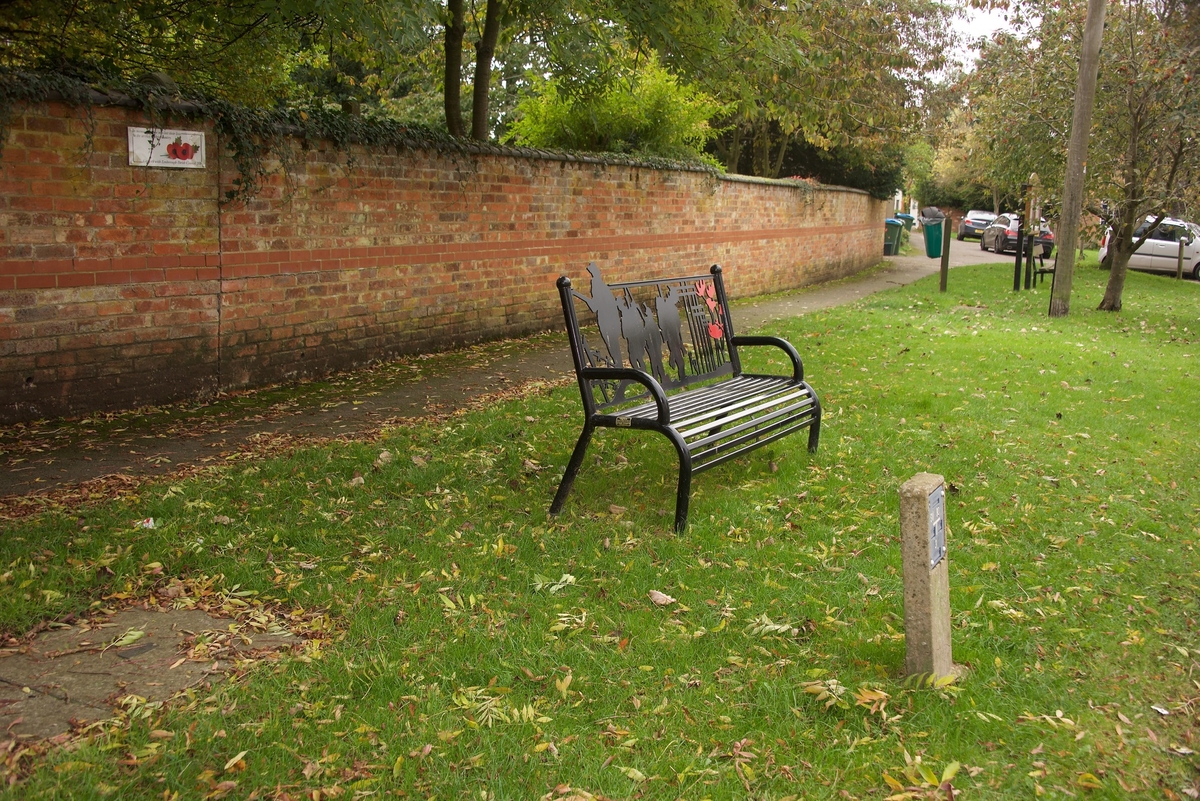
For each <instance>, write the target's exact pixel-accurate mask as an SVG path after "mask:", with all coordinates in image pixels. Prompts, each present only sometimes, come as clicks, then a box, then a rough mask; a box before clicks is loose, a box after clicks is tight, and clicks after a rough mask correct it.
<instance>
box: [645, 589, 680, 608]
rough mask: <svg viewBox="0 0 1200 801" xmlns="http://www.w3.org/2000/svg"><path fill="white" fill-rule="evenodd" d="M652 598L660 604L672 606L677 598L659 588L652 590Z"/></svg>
mask: <svg viewBox="0 0 1200 801" xmlns="http://www.w3.org/2000/svg"><path fill="white" fill-rule="evenodd" d="M650 600H651V601H653V602H654V603H655V604H656V605H658V606H670V605H671V604H673V603H675V599H674V598H672V597H671V596H670V595H667V594H666V593H664V592H659V591H658V590H650Z"/></svg>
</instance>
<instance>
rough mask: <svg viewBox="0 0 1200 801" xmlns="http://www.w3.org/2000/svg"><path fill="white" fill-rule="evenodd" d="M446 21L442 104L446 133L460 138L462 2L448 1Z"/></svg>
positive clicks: (461, 129) (463, 30)
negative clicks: (448, 16)
mask: <svg viewBox="0 0 1200 801" xmlns="http://www.w3.org/2000/svg"><path fill="white" fill-rule="evenodd" d="M447 10H448V13H449V15H450V18H449V19H448V20H446V72H445V76H444V78H443V81H442V83H443V86H442V102H443V104H444V108H445V110H446V132H447V133H449V134H450V135H451V136H462V135H463V133H464V131H463V119H462V97H461V87H462V44H463V36H464V35H465V33H466V30H467V24H466V20H465V18H464V17H463V0H449V3H448V9H447Z"/></svg>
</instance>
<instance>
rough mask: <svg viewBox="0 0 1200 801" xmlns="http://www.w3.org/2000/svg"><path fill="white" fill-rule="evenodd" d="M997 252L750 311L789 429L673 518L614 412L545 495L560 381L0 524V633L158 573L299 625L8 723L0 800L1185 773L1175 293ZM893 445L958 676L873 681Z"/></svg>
mask: <svg viewBox="0 0 1200 801" xmlns="http://www.w3.org/2000/svg"><path fill="white" fill-rule="evenodd" d="M1007 276H1008V272H1007V268H1006V267H1004V266H1001V265H984V266H978V267H963V268H957V269H955V270H954V271H953V272H952V273H951V284H950V291H949V292H948V293H946V294H944V295H939V294H938V293H937V291H936V288H937V284H936V277H935V278H933V279H927V280H924V281H921V282H919V283H917V284H915V285H912V286H910V287H905V288H902V289H898V290H895V291H890V292H886V293H881V294H879V295H876V296H873V297H872V298H870V299H868V300H865V301H863V302H860V303H858V304H856V305H855V306H853V307H848V308H842V309H834V310H830V311H826V312H821V313H817V314H811V315H807V316H804V317H801V318H797V319H795V320H793V321H790V322H789V323H787V324H786V325H781V327H780V330H778V331H777V333H780V334H782V335H784V336H786V337H788V338H789V339H790V340H791V341H792V342H793V343H795V344H796V345H797V347H798V348H799V350H800V352H801V354H802V355H803V356H804V357H805V361H806V368H807V373H808V376H809V380H810V381H811V382H812V384H813V385H814V387H816V389H817V391H818V392H819V393H820V394H821V395H822V399H823V402H824V406H825V410H826V419H825V424H824V428H823V431H822V443H821V449H820V452H819V453H818V454H816V455H809V454H807V453H806V452H805V449H804V444H805V441H804V440H805V438H804V437H794V438H791V439H790V440H785V441H783V442H781V443H777V444H776V445H774V446H772V447H770V448H767V449H763V450H760V451H757V452H756V453H755V454H753V455H752V456H751V457H749V458H746V459H743V460H740V461H738V462H736V463H731V464H728V465H725V466H723V467H721V468H718V469H716V470H713V471H711V472H708V473H705V474H704V475H702V476H700V477H698V478H697V479H696V481H695V482H694V485H693V488H694V497H693V503H692V516H691V519H692V524H691V528H690V529H689V531H688V532H687V533H686V534H685V535H682V536H679V535H676V534H674V533H673V532H672V531H671V530H670V525H671V521H672V511H673V510H672V508H671V507H672V504H673V495H674V486H673V475H674V465H673V463H672V460H673V452H672V450H671V448H670V446H669V445H668V444H667V443H666V441H665V440H663V441H659V440H658V439H655V438H652V437H650V436H647V435H644V434H642V435H637V434H634V433H629V432H615V431H604V432H601V434H600V435H598V437H597V439H596V441H595V442H594V444H593V449H592V451H591V452H590V453H589V458H588V461H587V463H586V466H585V468H584V470H583V471H582V473H581V475H580V477H579V480H578V481H577V483H576V488H575V491H574V493H573V495H572V497H571V499H570V501H569V502H568V505H567V508H566V510H565V512H564V514H563V515H562V516H561V517H560V518H558V519H550V518H547V516H546V513H545V508H546V506H547V504H548V503H549V500H550V497H551V496H552V494H553V490H554V487H555V485H556V483H557V478H558V474H559V473H560V471H561V469H562V466H563V464H565V461H566V458H567V456H568V455H569V453H570V449H571V447H572V445H573V442H574V438H575V436H576V435H577V433H578V425H579V409H578V406H579V401H578V397H577V395H576V394H575V390H574V389H573V388H571V387H568V388H560V389H555V390H551V391H546V392H541V393H536V394H534V395H531V396H530V397H528V398H526V399H524V400H520V401H513V402H508V403H504V404H501V405H498V406H496V407H494V408H491V409H488V410H484V411H474V412H470V413H466V414H463V415H460V416H456V417H454V418H452V419H450V420H449V421H446V422H443V423H438V424H434V425H415V426H412V427H405V428H399V429H395V430H393V431H391V432H390V433H389V434H388V435H387V437H385V439H384V440H383V441H382V442H381V443H374V444H370V445H368V444H355V443H341V444H337V445H332V446H329V447H322V448H313V449H306V450H302V451H299V452H297V453H295V454H292V455H290V456H288V457H286V458H277V459H266V460H262V461H256V462H253V463H239V464H234V465H231V466H229V468H228V469H227V470H225V471H224V472H222V473H221V474H219V475H218V476H216V477H211V476H210V477H204V478H199V479H194V480H187V481H183V482H180V483H177V484H167V485H160V486H152V487H147V488H146V489H145V490H144V491H143V492H142V493H141V494H140V495H139V496H138V497H136V498H132V499H126V500H124V501H121V502H113V503H106V504H102V505H98V506H95V507H91V508H88V509H87V510H86V511H85V512H83V513H80V514H77V515H66V514H61V513H48V514H45V515H42V516H40V517H38V518H35V519H30V520H26V521H20V522H16V523H12V524H6V525H5V528H4V531H3V537H2V538H0V571H2V572H0V630H2V631H7V632H8V633H9V635H10V636H13V637H18V636H19V635H20V633H21V632H24V631H27V630H28V629H30V628H31V627H32V626H34V625H35V623H37V622H38V621H42V620H47V619H53V618H61V617H62V616H64V615H68V614H76V615H79V614H88V613H91V614H103V611H104V609H105V608H109V607H114V606H116V605H120V604H125V603H135V602H139V603H151V604H160V605H186V604H188V603H195V599H194V598H193V597H191V596H190V595H189V594H188V593H189V592H190V591H189V590H186V589H185V591H183V592H182V593H180V592H175V593H163V592H162V589H163V588H164V587H166V586H168V584H169V582H172V581H173V580H176V579H183V580H184V585H183V586H184V587H185V588H187V587H194V586H204V587H208V588H218V589H224V590H226V591H231V590H232V589H233V588H235V587H237V588H238V592H252V593H256V595H254V596H242V597H253V598H257V599H258V600H259V601H260V602H262V603H263V604H266V605H269V606H275V607H278V608H281V609H284V610H287V611H288V612H289V613H290V614H294V615H295V614H301V613H305V614H311V613H313V612H314V610H315V611H319V612H320V613H322V614H323V615H328V619H329V620H331V621H332V623H333V630H332V631H322V632H320V633H319V636H318V635H316V634H314V635H312V636H313V639H311V640H309V642H308V643H307V644H306V646H305V647H304V648H303V649H298V650H297V652H296V653H294V654H292V655H290V656H287V657H285V658H283V659H280V660H276V661H271V662H267V663H264V664H260V665H258V666H257V667H256V668H253V669H250V670H247V671H245V672H243V673H240V674H239V675H238V676H237V677H235V679H234V680H232V681H230V682H227V683H223V684H219V685H217V686H215V687H212V688H197V689H196V690H195V691H193V692H191V693H190V694H189V695H188V696H185V697H183V698H181V699H178V700H177V702H175V703H173V704H169V705H167V706H165V707H162V708H153V709H146V708H144V707H143V708H136V707H135V708H136V709H137V714H126V715H124V716H123V717H121V718H119V719H118V720H117V721H116V722H115V723H114V724H113V725H111V726H109V727H108V728H107V729H105V730H104V732H103V733H101V734H95V735H92V736H89V737H85V738H81V739H80V740H78V741H76V742H74V743H73V744H72V745H71V747H70V748H65V749H57V750H53V751H50V752H49V753H48V754H46V755H44V756H38V757H36V758H35V757H34V754H33V753H32V752H31V753H29V754H27V755H24V756H21V757H14V756H13V755H14V754H15V753H16V751H17V746H16V745H15V744H14V745H11V746H9V749H8V751H7V752H6V753H7V754H8V763H7V764H8V767H7V770H8V771H10V778H12V779H13V780H18V779H19V783H18V784H17V785H16V786H14V787H13V788H12V789H10V790H9V791H8V793H9V796H10V797H30V796H46V797H64V798H65V797H70V798H89V797H104V796H109V797H122V798H124V797H128V798H135V797H140V798H149V797H166V798H171V797H172V794H174V793H178V794H179V797H181V798H184V797H196V796H211V797H221V796H224V795H230V796H232V797H258V798H267V797H280V798H282V797H291V798H300V797H309V798H314V797H339V796H344V797H346V798H352V797H358V796H364V795H370V794H377V795H380V796H386V795H399V796H410V797H416V798H433V797H436V798H466V797H478V798H484V799H487V798H496V799H506V798H539V797H543V796H546V795H549V797H551V798H553V797H570V796H571V794H572V793H573V794H575V795H576V796H578V797H582V798H586V797H587V796H588V794H596V795H602V796H604V797H609V798H629V797H634V796H638V797H645V798H664V799H666V798H687V799H701V798H712V799H717V798H739V799H741V798H751V797H753V798H774V799H780V798H787V797H805V798H810V797H831V798H837V797H844V794H845V795H849V796H850V797H859V798H861V797H880V798H883V797H889V796H891V797H897V796H899V797H913V798H917V797H923V796H925V795H927V794H928V795H930V797H938V798H943V797H946V792H945V790H944V789H942V790H939V789H937V788H938V785H941V784H942V779H943V778H944V777H949V781H950V782H951V783H952V785H953V787H954V790H955V792H956V793H959V794H960V796H959V797H966V798H1011V797H1013V796H1016V795H1021V796H1032V795H1035V794H1036V795H1040V794H1045V793H1049V794H1057V795H1070V794H1074V795H1090V796H1091V797H1096V798H1109V797H1124V796H1126V795H1127V794H1130V793H1132V794H1135V795H1139V794H1144V795H1146V796H1153V797H1164V796H1165V797H1167V798H1171V797H1175V796H1179V797H1183V796H1190V797H1196V795H1197V792H1198V791H1200V785H1198V784H1197V781H1196V768H1197V766H1198V764H1200V763H1197V762H1196V756H1195V755H1194V754H1193V753H1192V749H1193V748H1194V747H1196V744H1195V742H1194V737H1195V734H1196V732H1195V726H1196V723H1197V711H1196V709H1195V708H1194V703H1195V701H1196V700H1197V698H1198V697H1200V689H1198V685H1197V684H1196V683H1195V682H1194V681H1193V672H1194V670H1195V669H1196V668H1197V666H1198V662H1197V659H1196V657H1197V654H1200V637H1197V635H1196V631H1195V629H1196V625H1197V624H1196V619H1197V613H1198V608H1197V607H1198V603H1197V596H1196V590H1197V587H1196V578H1197V570H1200V566H1198V565H1197V558H1196V553H1195V550H1194V548H1195V545H1196V538H1197V532H1198V528H1197V527H1198V525H1200V494H1198V493H1197V489H1196V487H1197V486H1198V483H1200V482H1198V479H1200V476H1198V475H1197V473H1198V470H1197V466H1196V460H1195V449H1194V446H1193V444H1192V442H1191V438H1192V434H1193V430H1194V429H1193V427H1192V421H1193V420H1194V419H1196V418H1197V416H1198V413H1200V400H1197V397H1196V395H1197V393H1196V392H1195V388H1196V373H1197V365H1196V363H1195V357H1196V352H1197V345H1196V336H1197V334H1196V332H1193V331H1191V330H1190V329H1192V328H1197V327H1200V286H1197V285H1196V284H1194V283H1191V282H1184V283H1182V284H1179V283H1176V282H1174V281H1171V280H1168V279H1163V278H1161V277H1154V276H1143V275H1131V276H1130V277H1129V283H1128V285H1127V287H1126V297H1125V311H1124V312H1123V313H1121V314H1117V315H1113V314H1106V313H1099V312H1094V311H1092V310H1091V309H1093V308H1094V307H1095V305H1096V303H1097V302H1098V301H1099V298H1100V296H1101V295H1102V293H1103V280H1102V278H1103V276H1102V275H1101V274H1100V273H1098V272H1096V271H1095V270H1089V269H1086V268H1083V269H1080V270H1079V271H1078V272H1077V274H1076V294H1075V298H1074V306H1075V309H1074V310H1073V312H1072V314H1071V316H1070V317H1068V318H1066V319H1063V320H1053V321H1052V320H1048V319H1047V318H1046V316H1045V309H1046V307H1047V305H1048V290H1047V289H1046V288H1041V289H1039V290H1038V291H1036V292H1022V293H1018V294H1014V293H1012V292H1011V291H1010V290H1009V288H1008V286H1010V285H1009V284H1008V278H1007ZM773 333H776V332H773ZM761 358H764V359H765V358H767V355H763V356H762V357H761ZM757 366H759V367H767V366H769V365H767V364H766V363H765V362H761V363H759V364H758V365H757ZM780 367H782V365H780ZM382 448H386V449H387V451H388V452H389V453H390V454H391V455H392V458H391V459H390V460H388V459H386V458H384V459H380V450H381V449H382ZM919 471H930V472H935V473H941V474H943V475H945V477H946V479H947V482H948V484H949V489H950V495H949V500H948V516H949V522H950V531H951V533H950V556H949V558H950V576H951V603H952V612H953V623H954V632H953V636H954V653H955V660H956V661H957V662H959V663H961V664H963V665H964V666H966V667H967V668H968V669H969V673H968V674H967V676H966V677H965V679H964V680H962V681H961V682H960V683H958V684H954V685H949V686H941V687H933V688H929V687H921V686H912V684H911V683H907V682H905V680H904V677H903V676H902V668H903V661H904V642H903V578H902V575H901V572H900V550H899V542H898V500H897V490H898V487H899V485H900V484H901V483H902V482H903V481H904V480H906V479H907V478H908V477H910V476H911V475H912V474H914V473H916V472H919ZM146 517H153V518H154V519H155V521H156V523H157V526H158V527H156V528H153V529H146V528H136V527H135V525H134V524H135V521H137V520H140V519H143V518H146ZM651 590H657V591H659V592H662V593H666V594H668V595H670V596H673V597H674V598H675V599H677V600H676V602H674V603H672V604H669V605H666V606H658V605H656V604H654V603H652V602H651V601H650V599H649V597H648V594H649V593H650V591H651ZM156 592H157V595H156ZM172 596H173V597H172ZM2 670H3V660H2V659H0V673H2ZM1164 713H1165V714H1164ZM917 760H920V762H919V764H918V762H917ZM955 766H958V767H957V768H955ZM951 774H953V775H952V776H951ZM566 787H570V788H573V789H572V790H570V791H568V790H566V789H564V788H566ZM905 794H909V795H905Z"/></svg>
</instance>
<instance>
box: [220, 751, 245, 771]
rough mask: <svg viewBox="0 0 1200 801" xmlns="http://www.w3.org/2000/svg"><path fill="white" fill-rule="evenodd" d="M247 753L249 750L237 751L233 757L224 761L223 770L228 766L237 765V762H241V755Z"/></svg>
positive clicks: (228, 767) (227, 768)
mask: <svg viewBox="0 0 1200 801" xmlns="http://www.w3.org/2000/svg"><path fill="white" fill-rule="evenodd" d="M247 753H249V752H248V751H239V752H238V754H237V756H235V757H233V758H232V759H230V760H229V761H228V762H226V763H225V770H229V769H230V768H232V767H234V766H235V765H237V763H239V762H241V761H242V757H244V756H245V755H246V754H247Z"/></svg>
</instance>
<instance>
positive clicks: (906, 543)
mask: <svg viewBox="0 0 1200 801" xmlns="http://www.w3.org/2000/svg"><path fill="white" fill-rule="evenodd" d="M946 534H947V528H946V487H945V481H944V479H943V478H942V477H941V476H938V475H934V474H932V473H917V474H916V475H915V476H913V477H912V478H911V479H909V480H908V481H906V482H904V485H903V486H901V487H900V542H901V546H900V547H901V550H902V552H903V563H904V639H905V651H906V653H905V659H904V672H905V674H906V675H909V676H914V675H930V674H932V675H933V676H936V677H938V678H943V677H946V676H956V675H958V671H957V670H956V669H955V667H954V661H953V659H952V658H951V654H950V572H949V566H948V560H947V558H946Z"/></svg>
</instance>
